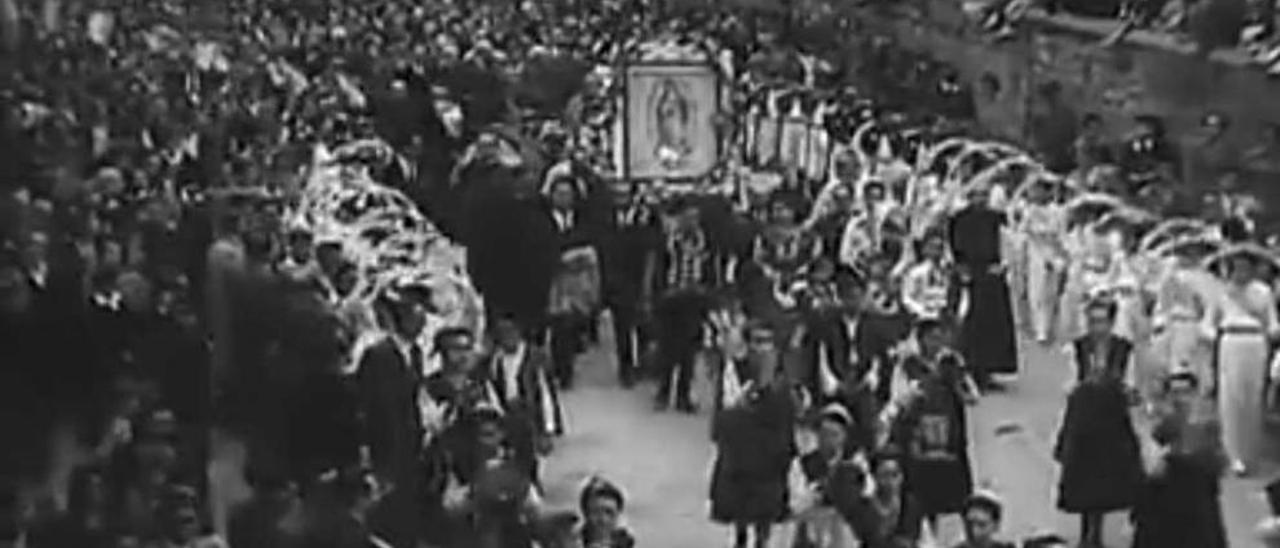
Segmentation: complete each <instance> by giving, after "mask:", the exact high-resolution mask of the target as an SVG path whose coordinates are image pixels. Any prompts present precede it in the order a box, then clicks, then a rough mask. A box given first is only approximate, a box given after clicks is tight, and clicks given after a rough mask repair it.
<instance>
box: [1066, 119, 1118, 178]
mask: <svg viewBox="0 0 1280 548" xmlns="http://www.w3.org/2000/svg"><path fill="white" fill-rule="evenodd" d="M1106 131H1107V129H1106V123H1105V122H1104V121H1103V120H1102V116H1099V115H1098V114H1097V113H1096V112H1090V113H1087V114H1085V115H1084V117H1083V118H1081V120H1080V136H1079V137H1077V138H1076V142H1075V159H1076V170H1077V171H1078V172H1079V173H1085V174H1087V173H1089V172H1090V171H1092V170H1093V168H1095V167H1097V166H1100V165H1106V164H1114V163H1115V143H1114V142H1112V140H1111V136H1109V135H1107V133H1106Z"/></svg>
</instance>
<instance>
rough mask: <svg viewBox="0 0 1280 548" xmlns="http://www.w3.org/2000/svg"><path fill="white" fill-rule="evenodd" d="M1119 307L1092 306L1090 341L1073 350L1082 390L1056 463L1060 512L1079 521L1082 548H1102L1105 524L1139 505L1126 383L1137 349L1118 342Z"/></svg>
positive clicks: (1070, 407)
mask: <svg viewBox="0 0 1280 548" xmlns="http://www.w3.org/2000/svg"><path fill="white" fill-rule="evenodd" d="M1115 317H1116V305H1115V303H1113V302H1110V301H1093V302H1091V303H1089V305H1088V306H1087V307H1086V310H1085V318H1086V322H1087V324H1088V334H1086V335H1085V336H1083V337H1081V338H1079V339H1076V340H1075V341H1074V342H1073V343H1072V345H1071V346H1070V347H1069V348H1070V349H1071V350H1072V351H1071V354H1072V355H1073V356H1072V357H1073V361H1074V363H1075V365H1076V386H1075V387H1074V388H1073V389H1072V391H1071V394H1070V396H1068V397H1067V408H1066V413H1065V415H1064V418H1063V422H1062V428H1061V429H1060V430H1059V431H1058V440H1057V446H1056V447H1055V448H1054V458H1055V459H1056V460H1057V461H1058V463H1059V464H1060V465H1061V466H1062V474H1061V476H1060V479H1059V484H1058V508H1059V509H1061V510H1062V511H1064V512H1067V513H1071V514H1080V538H1081V546H1084V547H1087V548H1098V547H1100V546H1102V530H1103V529H1102V526H1103V523H1102V522H1103V518H1104V517H1105V516H1106V514H1107V513H1109V512H1115V511H1119V510H1125V509H1128V508H1130V507H1131V506H1132V505H1133V501H1134V495H1135V494H1136V493H1137V489H1138V485H1139V482H1140V481H1141V480H1142V458H1141V452H1140V448H1139V445H1138V437H1137V434H1135V433H1134V428H1133V423H1132V420H1131V418H1130V415H1129V407H1130V402H1131V401H1132V395H1133V394H1134V393H1135V392H1134V391H1133V389H1132V387H1131V386H1130V384H1129V383H1128V382H1126V377H1127V376H1128V374H1129V372H1130V369H1131V367H1130V365H1129V364H1130V361H1131V359H1132V350H1133V346H1132V344H1130V343H1129V341H1127V340H1125V339H1124V338H1122V337H1118V336H1116V335H1113V334H1112V328H1113V326H1114V325H1115Z"/></svg>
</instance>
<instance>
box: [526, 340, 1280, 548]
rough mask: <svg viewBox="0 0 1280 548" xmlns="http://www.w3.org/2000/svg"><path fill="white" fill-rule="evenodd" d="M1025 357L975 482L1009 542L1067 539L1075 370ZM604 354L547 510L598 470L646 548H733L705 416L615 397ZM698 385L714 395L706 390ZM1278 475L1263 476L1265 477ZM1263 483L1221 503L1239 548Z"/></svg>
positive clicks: (950, 539) (983, 409)
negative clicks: (1059, 495) (717, 497)
mask: <svg viewBox="0 0 1280 548" xmlns="http://www.w3.org/2000/svg"><path fill="white" fill-rule="evenodd" d="M602 331H604V332H607V331H608V330H602ZM607 345H608V342H607V341H606V342H605V343H603V344H602V346H605V347H607ZM1022 350H1023V356H1024V362H1023V363H1024V371H1023V374H1022V375H1021V376H1020V377H1019V378H1018V379H1016V381H1012V382H1010V383H1009V384H1008V386H1007V388H1008V389H1007V390H1006V391H1004V392H1002V393H998V394H993V395H989V396H987V397H985V398H984V399H983V400H982V402H981V403H980V404H979V405H978V406H977V407H976V408H975V409H973V410H972V413H973V414H972V415H971V417H972V418H971V421H970V423H971V425H972V426H971V427H972V428H973V432H972V433H971V438H972V439H973V440H974V442H975V443H974V448H973V451H974V455H973V456H974V463H975V468H976V470H975V474H976V475H977V482H978V484H980V485H983V486H985V487H988V488H990V489H993V490H994V491H996V492H997V493H999V494H1000V495H1001V496H1002V497H1003V498H1004V500H1005V502H1006V509H1007V520H1006V527H1005V531H1006V536H1008V537H1009V538H1011V539H1020V538H1022V537H1025V536H1027V535H1030V534H1033V533H1037V532H1044V531H1047V530H1052V531H1056V532H1059V533H1062V534H1064V535H1066V536H1068V537H1071V536H1074V535H1075V534H1076V530H1077V528H1078V525H1077V521H1076V520H1075V519H1074V518H1073V517H1072V516H1070V515H1066V514H1062V513H1060V512H1058V511H1057V510H1056V509H1055V506H1054V503H1055V499H1056V481H1057V469H1056V465H1055V464H1054V462H1053V461H1052V459H1051V457H1050V454H1051V451H1050V450H1051V448H1052V442H1053V438H1054V435H1055V432H1056V429H1057V422H1058V417H1059V413H1060V411H1061V407H1062V403H1063V400H1064V399H1065V392H1064V382H1065V380H1066V375H1067V372H1068V368H1067V366H1066V363H1065V361H1064V360H1063V358H1062V357H1061V355H1060V354H1058V353H1057V352H1056V351H1051V350H1048V349H1045V348H1042V347H1040V346H1038V345H1036V344H1035V343H1030V342H1026V343H1024V344H1023V349H1022ZM607 355H608V354H607V353H606V352H604V351H603V350H599V349H597V350H595V351H593V352H591V353H589V354H588V355H586V356H584V357H583V358H582V361H580V362H579V367H580V368H581V369H582V370H583V380H584V381H585V382H584V383H583V385H582V387H581V388H578V389H577V390H575V391H573V392H571V393H569V394H567V395H566V396H565V402H566V405H567V406H568V411H569V416H570V428H571V429H572V430H571V433H570V435H569V436H568V437H567V438H566V439H564V440H563V441H562V443H561V444H560V446H559V447H558V448H557V450H556V452H555V454H554V455H553V456H552V457H551V459H550V461H549V462H548V464H547V478H548V480H549V481H548V487H549V497H548V498H549V500H550V502H551V503H553V504H556V505H571V504H575V503H576V499H575V497H576V493H577V489H578V487H579V486H580V485H581V484H582V482H583V481H584V480H585V478H587V477H588V476H590V475H591V474H595V473H598V474H602V475H604V476H605V477H607V478H609V479H610V480H612V481H615V482H617V483H619V484H621V485H622V486H624V487H625V489H626V490H627V493H628V495H629V501H628V502H629V505H628V507H627V514H628V517H629V520H630V523H631V525H632V527H633V529H634V530H635V532H636V534H637V536H638V537H639V540H640V542H641V544H642V545H644V546H661V547H664V548H665V547H670V548H694V547H698V548H703V547H716V546H728V545H729V534H728V532H727V531H725V530H724V529H721V528H719V527H717V526H716V525H714V524H712V523H711V522H710V521H709V520H708V519H707V503H706V491H707V478H708V473H709V464H710V460H711V457H712V452H711V447H710V443H709V439H708V417H707V414H706V413H705V412H704V413H703V414H702V415H700V416H693V417H691V416H686V415H679V414H674V413H664V414H656V413H654V412H653V411H652V410H651V407H650V399H649V398H650V395H651V394H652V388H651V387H648V386H645V387H641V388H637V389H636V390H634V391H631V392H628V391H624V390H621V389H619V388H616V386H615V383H614V382H613V378H614V376H613V371H612V360H611V359H610V358H608V357H607ZM702 386H703V389H704V391H705V390H707V389H708V388H707V383H705V382H704V383H703V384H702ZM703 401H706V400H705V399H704V400H703ZM997 430H999V431H1000V432H1001V434H1000V435H997V434H996V431H997ZM1274 472H1275V470H1267V471H1263V473H1261V474H1259V477H1260V478H1265V477H1271V476H1270V474H1273V473H1274ZM1263 483H1265V482H1264V481H1263V480H1262V479H1253V480H1236V479H1230V480H1228V481H1227V482H1226V485H1225V490H1226V493H1225V495H1224V497H1223V503H1224V507H1225V513H1226V517H1227V524H1228V528H1229V530H1230V532H1231V546H1237V547H1248V546H1255V545H1256V541H1254V540H1253V537H1252V531H1253V528H1254V526H1255V525H1256V524H1257V523H1258V520H1259V519H1261V517H1262V516H1263V515H1264V514H1265V510H1266V504H1265V500H1264V499H1263V498H1262V495H1261V491H1260V489H1261V486H1262V484H1263ZM1109 520H1110V521H1109V524H1108V529H1109V530H1108V542H1109V545H1110V546H1112V547H1116V548H1119V547H1123V546H1127V545H1128V535H1129V531H1128V524H1127V517H1126V516H1124V515H1121V514H1116V515H1113V516H1111V517H1110V518H1109ZM940 537H941V540H942V541H943V544H944V545H945V546H950V545H952V544H954V543H955V542H956V541H957V540H958V538H959V525H958V523H956V520H955V519H951V520H948V521H947V522H946V523H945V524H944V525H943V527H942V531H941V532H940ZM779 541H781V539H779ZM778 545H779V546H785V544H778Z"/></svg>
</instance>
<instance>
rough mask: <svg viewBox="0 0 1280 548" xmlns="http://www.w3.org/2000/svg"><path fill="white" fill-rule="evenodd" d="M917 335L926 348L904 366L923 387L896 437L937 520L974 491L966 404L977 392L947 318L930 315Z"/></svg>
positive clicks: (914, 487)
mask: <svg viewBox="0 0 1280 548" xmlns="http://www.w3.org/2000/svg"><path fill="white" fill-rule="evenodd" d="M916 337H917V339H918V341H919V344H920V352H919V353H917V354H915V355H913V356H909V357H907V358H906V359H905V360H904V361H903V364H902V367H903V373H905V374H906V376H907V378H909V379H911V380H912V381H914V382H915V383H916V386H917V387H918V388H917V390H916V392H915V394H914V396H913V397H912V398H911V399H910V400H909V402H908V403H907V404H906V406H905V408H904V409H903V411H902V413H901V414H900V415H899V417H898V418H897V420H896V421H895V423H896V424H895V432H894V433H893V435H892V436H891V441H892V443H893V444H894V445H896V446H897V447H898V448H899V449H900V450H901V451H903V453H904V454H905V455H906V456H907V469H906V472H907V485H908V487H909V489H910V490H911V491H912V492H913V493H914V494H915V495H916V497H917V498H918V499H919V500H920V503H921V505H922V506H923V509H924V512H925V514H926V515H927V516H928V518H929V522H930V524H935V523H936V521H937V518H938V516H941V515H943V514H958V513H960V511H961V510H962V509H963V508H964V501H965V500H966V499H967V498H968V497H969V495H970V494H971V493H972V491H973V472H972V468H971V466H970V464H969V439H968V435H967V426H966V424H967V422H968V421H967V416H966V415H967V412H966V410H965V406H966V405H969V404H971V403H973V402H974V401H975V400H976V398H977V395H976V388H975V387H974V383H973V380H972V379H971V378H970V377H969V374H968V371H966V369H965V363H964V359H963V358H961V357H960V355H959V354H957V353H956V352H954V351H952V350H951V349H950V348H948V347H947V345H946V340H947V338H948V337H949V334H948V328H947V327H946V325H945V324H943V323H942V322H941V321H940V320H924V321H922V322H920V324H919V325H918V326H917V328H916Z"/></svg>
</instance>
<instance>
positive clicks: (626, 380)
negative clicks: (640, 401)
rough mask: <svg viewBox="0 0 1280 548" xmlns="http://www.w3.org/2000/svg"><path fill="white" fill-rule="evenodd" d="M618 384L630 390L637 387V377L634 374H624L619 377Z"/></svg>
mask: <svg viewBox="0 0 1280 548" xmlns="http://www.w3.org/2000/svg"><path fill="white" fill-rule="evenodd" d="M618 384H621V385H622V387H623V388H625V389H627V390H630V389H632V388H635V386H636V376H635V374H634V373H623V374H621V375H619V376H618Z"/></svg>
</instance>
